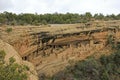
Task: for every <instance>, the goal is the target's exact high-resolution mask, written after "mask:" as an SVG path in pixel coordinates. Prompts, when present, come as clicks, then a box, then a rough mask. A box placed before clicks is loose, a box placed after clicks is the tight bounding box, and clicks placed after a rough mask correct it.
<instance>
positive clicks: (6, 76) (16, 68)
mask: <svg viewBox="0 0 120 80" xmlns="http://www.w3.org/2000/svg"><path fill="white" fill-rule="evenodd" d="M4 57H5V52H4V51H0V62H2V61H4ZM26 71H27V70H26V68H25V66H24V65H19V64H17V63H15V59H14V58H13V57H11V58H9V64H5V63H0V80H27V73H26Z"/></svg>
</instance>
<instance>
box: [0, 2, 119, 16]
mask: <svg viewBox="0 0 120 80" xmlns="http://www.w3.org/2000/svg"><path fill="white" fill-rule="evenodd" d="M4 11H8V12H13V13H17V14H19V13H38V14H45V13H55V12H58V13H67V12H69V13H79V14H84V13H85V12H91V13H92V14H95V13H103V14H105V15H106V14H119V13H120V0H0V12H4Z"/></svg>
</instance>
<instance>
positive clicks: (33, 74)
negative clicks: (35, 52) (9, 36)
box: [0, 40, 38, 80]
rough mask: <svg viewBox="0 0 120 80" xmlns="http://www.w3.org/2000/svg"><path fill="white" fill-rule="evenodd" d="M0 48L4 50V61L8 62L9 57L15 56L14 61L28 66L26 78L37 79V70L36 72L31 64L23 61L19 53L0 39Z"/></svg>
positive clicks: (29, 79)
mask: <svg viewBox="0 0 120 80" xmlns="http://www.w3.org/2000/svg"><path fill="white" fill-rule="evenodd" d="M0 50H4V51H5V52H6V56H5V62H6V63H8V62H9V58H10V57H13V58H15V59H16V63H18V64H20V65H22V64H23V65H27V66H28V67H29V69H30V70H29V72H27V73H28V80H38V77H37V72H36V70H35V67H34V66H33V64H32V63H30V62H28V61H23V60H22V58H21V57H20V55H19V54H18V53H17V52H16V50H15V49H14V48H13V47H12V46H11V45H9V44H8V43H5V42H3V41H2V40H0Z"/></svg>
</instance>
